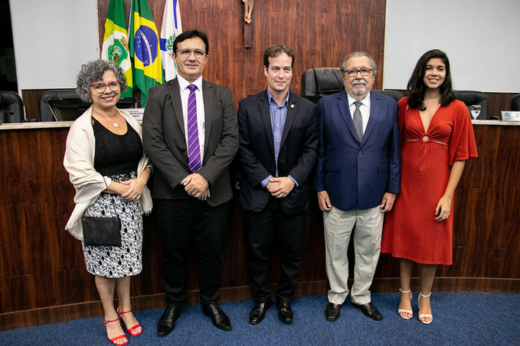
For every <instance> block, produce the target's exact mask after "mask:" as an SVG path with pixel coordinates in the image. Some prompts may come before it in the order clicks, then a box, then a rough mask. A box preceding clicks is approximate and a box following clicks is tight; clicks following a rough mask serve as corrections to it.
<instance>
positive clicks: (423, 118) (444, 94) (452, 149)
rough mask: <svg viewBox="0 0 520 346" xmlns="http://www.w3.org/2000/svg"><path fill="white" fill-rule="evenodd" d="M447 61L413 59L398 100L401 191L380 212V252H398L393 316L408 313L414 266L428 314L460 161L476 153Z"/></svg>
mask: <svg viewBox="0 0 520 346" xmlns="http://www.w3.org/2000/svg"><path fill="white" fill-rule="evenodd" d="M451 85H452V84H451V74H450V63H449V60H448V57H447V56H446V54H445V53H444V52H442V51H440V50H437V49H434V50H431V51H428V52H426V53H425V54H424V55H423V56H422V57H421V58H420V59H419V61H418V62H417V66H415V70H414V72H413V74H412V77H411V78H410V81H409V82H408V86H407V89H408V91H409V97H407V98H406V97H405V98H403V99H401V101H399V126H400V129H401V156H402V167H401V193H400V194H399V195H398V197H397V199H396V202H395V206H394V209H393V210H392V211H391V212H390V213H389V214H387V215H386V217H385V225H384V230H383V240H382V249H381V252H383V253H391V254H392V256H393V257H396V258H399V269H400V279H401V288H400V289H399V290H400V291H401V301H400V303H399V309H398V312H399V315H401V317H402V318H404V319H410V318H412V316H413V313H412V306H411V299H412V292H411V290H410V279H411V276H412V267H413V264H414V263H417V264H418V265H419V266H420V269H421V292H420V293H419V297H418V304H419V320H420V321H421V322H422V323H424V324H429V323H431V322H432V320H433V316H432V312H431V306H430V295H431V288H432V285H433V280H434V278H435V270H436V268H437V265H439V264H444V265H451V264H452V229H453V215H452V214H451V209H452V207H453V193H454V192H455V188H456V187H457V184H458V183H459V180H460V177H461V175H462V172H463V170H464V164H465V160H467V159H469V158H470V157H477V148H476V145H475V137H474V134H473V127H472V124H471V117H470V115H469V112H468V110H467V108H466V106H465V105H464V103H462V102H461V101H458V100H455V95H454V93H453V91H452V86H451Z"/></svg>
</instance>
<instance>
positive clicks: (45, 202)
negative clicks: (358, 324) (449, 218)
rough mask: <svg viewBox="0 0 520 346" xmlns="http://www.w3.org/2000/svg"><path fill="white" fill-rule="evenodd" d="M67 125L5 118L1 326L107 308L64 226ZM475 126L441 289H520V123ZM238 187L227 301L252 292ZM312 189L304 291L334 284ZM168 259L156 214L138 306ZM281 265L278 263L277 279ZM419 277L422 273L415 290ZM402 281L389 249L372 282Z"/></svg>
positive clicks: (147, 305) (382, 286) (69, 190)
mask: <svg viewBox="0 0 520 346" xmlns="http://www.w3.org/2000/svg"><path fill="white" fill-rule="evenodd" d="M68 127H70V122H69V123H59V122H52V123H22V124H3V125H0V196H1V198H0V239H2V241H1V242H0V330H9V329H14V328H21V327H29V326H33V325H40V324H46V323H53V322H58V321H65V320H71V319H76V318H84V317H94V316H102V314H103V312H102V308H101V303H100V302H99V297H98V294H97V291H96V287H95V284H94V279H93V277H92V275H90V274H88V273H87V271H86V270H85V263H84V259H83V252H82V249H81V244H80V242H79V241H77V240H76V239H74V238H73V237H72V236H71V235H70V234H68V232H66V231H65V230H64V228H65V224H66V222H67V220H68V218H69V215H70V213H71V211H72V209H73V207H74V203H73V197H74V188H73V187H72V185H71V184H70V182H69V178H68V174H67V173H66V171H65V169H64V168H63V164H62V162H63V155H64V152H65V139H66V137H67V133H68ZM474 129H475V136H476V140H477V147H478V150H479V157H478V158H477V159H472V160H469V161H468V163H467V165H466V168H465V171H464V175H463V177H462V180H461V183H460V184H459V187H458V189H457V192H456V196H455V206H454V215H455V224H454V241H453V244H454V248H453V251H454V254H453V260H454V264H453V266H441V267H439V269H438V271H437V273H438V278H437V279H436V280H435V284H434V291H466V292H467V291H469V292H502V293H520V250H519V249H520V232H519V230H520V217H519V216H518V206H520V179H519V178H518V172H520V160H519V159H518V155H519V153H520V140H519V139H520V124H518V123H502V122H501V121H491V120H476V121H474ZM234 192H235V197H234V198H233V200H232V201H231V205H230V213H229V219H228V230H227V235H226V243H225V246H224V253H223V261H224V263H223V280H222V293H221V300H222V301H230V300H231V301H233V300H245V299H251V295H250V292H249V284H248V278H247V265H246V259H245V256H246V248H245V246H244V243H243V238H242V227H241V223H242V221H241V214H240V207H239V202H238V198H237V193H236V192H237V191H234ZM310 195H311V202H310V204H309V211H308V215H307V230H306V233H305V239H304V242H303V261H302V266H301V273H300V283H299V286H298V290H297V295H300V296H303V295H322V294H325V293H326V290H327V279H326V274H325V258H324V257H325V256H324V242H323V224H322V216H321V212H320V211H319V209H318V206H317V201H316V197H315V194H314V193H310ZM275 252H276V251H275ZM275 256H278V254H277V253H275ZM161 260H162V254H161V250H160V241H159V235H158V232H157V227H156V225H155V221H154V218H153V217H147V218H145V237H144V248H143V264H144V269H143V273H142V274H141V275H139V276H137V277H135V278H133V279H132V288H131V291H132V297H133V301H132V304H133V308H134V310H136V311H139V310H145V309H153V308H162V307H164V295H163V288H162V282H161V278H160V268H161ZM190 271H191V273H190V276H189V281H188V283H187V289H188V294H187V304H197V303H198V291H197V288H198V279H197V276H198V270H197V268H196V262H195V261H193V258H192V261H191V265H190ZM278 273H279V271H278V268H276V267H273V268H272V272H271V274H270V281H271V282H277V279H278ZM414 276H416V274H415V273H414ZM417 285H418V280H417V279H414V281H413V286H414V287H413V289H414V290H415V291H416V290H417ZM398 287H399V271H398V263H397V261H396V260H395V259H393V258H392V257H391V256H389V255H382V256H381V259H380V261H379V267H378V270H377V273H376V279H375V280H374V285H373V287H372V291H374V292H397V288H398ZM319 313H322V312H321V311H320V312H319ZM157 318H159V316H157Z"/></svg>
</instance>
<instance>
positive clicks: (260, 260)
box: [242, 197, 307, 302]
mask: <svg viewBox="0 0 520 346" xmlns="http://www.w3.org/2000/svg"><path fill="white" fill-rule="evenodd" d="M306 217H307V213H301V214H297V215H288V214H286V213H284V212H283V211H282V209H281V207H280V200H279V199H277V198H274V197H272V198H271V199H270V200H269V203H268V204H267V206H266V207H265V208H264V210H262V211H261V212H252V211H245V212H244V213H243V215H242V219H243V222H244V236H245V239H246V244H247V248H248V265H249V278H250V282H251V291H252V293H253V297H254V299H255V300H256V301H260V302H262V301H267V300H270V299H271V286H270V285H269V280H268V270H269V253H270V250H271V244H272V243H273V241H275V242H276V243H277V244H278V245H279V247H280V253H281V256H280V262H281V263H280V277H279V281H278V291H277V292H276V300H277V302H281V301H289V300H290V299H291V298H292V297H293V296H294V291H295V288H296V284H297V283H298V273H299V270H300V262H301V243H302V238H303V233H304V231H305V223H306Z"/></svg>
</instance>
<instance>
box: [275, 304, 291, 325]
mask: <svg viewBox="0 0 520 346" xmlns="http://www.w3.org/2000/svg"><path fill="white" fill-rule="evenodd" d="M277 308H278V318H279V319H280V321H282V322H285V323H292V321H293V311H292V309H291V304H289V302H281V303H280V304H278V306H277Z"/></svg>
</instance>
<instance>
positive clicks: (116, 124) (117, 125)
mask: <svg viewBox="0 0 520 346" xmlns="http://www.w3.org/2000/svg"><path fill="white" fill-rule="evenodd" d="M92 113H96V114H98V115H99V116H101V117H102V118H105V119H107V120H108V121H111V120H110V118H108V117H107V116H104V115H101V114H99V113H98V112H94V111H93V112H92ZM112 125H114V127H119V124H118V123H117V122H116V121H114V122H113V123H112Z"/></svg>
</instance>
